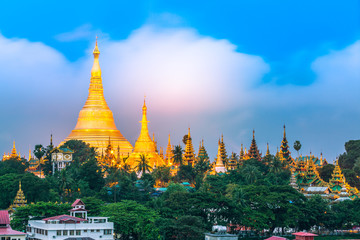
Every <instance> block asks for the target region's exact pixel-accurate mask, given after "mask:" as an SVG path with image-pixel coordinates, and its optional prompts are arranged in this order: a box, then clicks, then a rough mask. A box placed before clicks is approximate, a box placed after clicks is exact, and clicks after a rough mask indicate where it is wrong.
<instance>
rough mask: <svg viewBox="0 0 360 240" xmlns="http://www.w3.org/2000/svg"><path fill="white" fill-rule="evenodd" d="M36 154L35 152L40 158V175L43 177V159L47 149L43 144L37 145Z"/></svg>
mask: <svg viewBox="0 0 360 240" xmlns="http://www.w3.org/2000/svg"><path fill="white" fill-rule="evenodd" d="M34 154H35V157H36V158H37V159H38V160H39V168H40V177H41V168H42V163H41V159H42V157H43V156H44V154H45V149H44V148H43V146H42V145H41V144H37V145H35V149H34Z"/></svg>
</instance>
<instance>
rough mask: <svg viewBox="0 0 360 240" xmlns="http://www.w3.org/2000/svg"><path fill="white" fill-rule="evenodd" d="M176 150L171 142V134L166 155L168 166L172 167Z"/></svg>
mask: <svg viewBox="0 0 360 240" xmlns="http://www.w3.org/2000/svg"><path fill="white" fill-rule="evenodd" d="M173 150H174V148H173V146H172V145H171V140H170V134H169V140H168V145H167V147H166V153H165V163H166V165H168V166H169V165H172V158H173V156H174V152H173Z"/></svg>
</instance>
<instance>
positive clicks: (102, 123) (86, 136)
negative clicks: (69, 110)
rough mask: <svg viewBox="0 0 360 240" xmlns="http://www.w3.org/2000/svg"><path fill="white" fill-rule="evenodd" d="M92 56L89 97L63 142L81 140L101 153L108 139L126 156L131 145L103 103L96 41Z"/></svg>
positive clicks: (130, 149)
mask: <svg viewBox="0 0 360 240" xmlns="http://www.w3.org/2000/svg"><path fill="white" fill-rule="evenodd" d="M93 54H94V64H93V67H92V69H91V78H90V86H89V95H88V98H87V100H86V102H85V105H84V107H83V108H82V109H81V111H80V113H79V118H78V121H77V124H76V126H75V129H74V130H72V131H71V133H70V135H69V136H68V137H67V138H66V139H65V141H68V140H71V139H78V140H82V141H84V142H86V143H89V144H90V146H92V147H95V148H97V149H98V151H99V152H101V151H103V150H105V149H106V147H107V146H108V139H109V138H110V139H111V144H112V145H114V146H119V148H120V154H121V155H128V154H129V153H131V152H132V145H131V144H130V142H129V141H128V140H127V139H126V138H125V137H124V136H123V135H122V134H121V133H120V131H119V130H118V129H117V128H116V126H115V122H114V117H113V113H112V112H111V110H110V109H109V107H108V105H107V103H106V101H105V97H104V90H103V85H102V78H101V69H100V65H99V55H100V51H99V49H98V45H97V41H96V45H95V49H94V52H93Z"/></svg>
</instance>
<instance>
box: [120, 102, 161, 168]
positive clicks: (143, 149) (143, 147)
mask: <svg viewBox="0 0 360 240" xmlns="http://www.w3.org/2000/svg"><path fill="white" fill-rule="evenodd" d="M148 122H149V121H148V120H147V107H146V103H145V99H144V105H143V107H142V120H141V121H140V123H141V131H140V135H139V137H138V139H137V140H136V143H135V148H134V151H133V152H132V153H131V154H130V156H129V158H128V159H127V160H126V162H127V164H129V165H130V166H131V168H134V167H136V165H137V162H138V161H139V160H140V155H144V156H145V157H146V158H147V160H148V161H149V165H150V166H151V167H152V168H153V167H156V166H162V165H165V161H164V159H163V158H161V157H160V156H159V154H158V153H157V152H156V146H155V143H154V141H153V140H152V139H151V138H150V135H149V129H148Z"/></svg>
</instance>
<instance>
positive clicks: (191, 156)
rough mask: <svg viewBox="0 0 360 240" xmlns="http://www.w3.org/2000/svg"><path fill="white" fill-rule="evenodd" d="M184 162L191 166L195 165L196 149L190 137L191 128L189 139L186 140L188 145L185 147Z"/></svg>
mask: <svg viewBox="0 0 360 240" xmlns="http://www.w3.org/2000/svg"><path fill="white" fill-rule="evenodd" d="M184 160H185V161H186V162H187V163H188V164H189V165H193V164H194V161H195V153H194V147H193V144H192V139H191V135H190V128H189V132H188V138H187V140H186V145H185V153H184Z"/></svg>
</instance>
